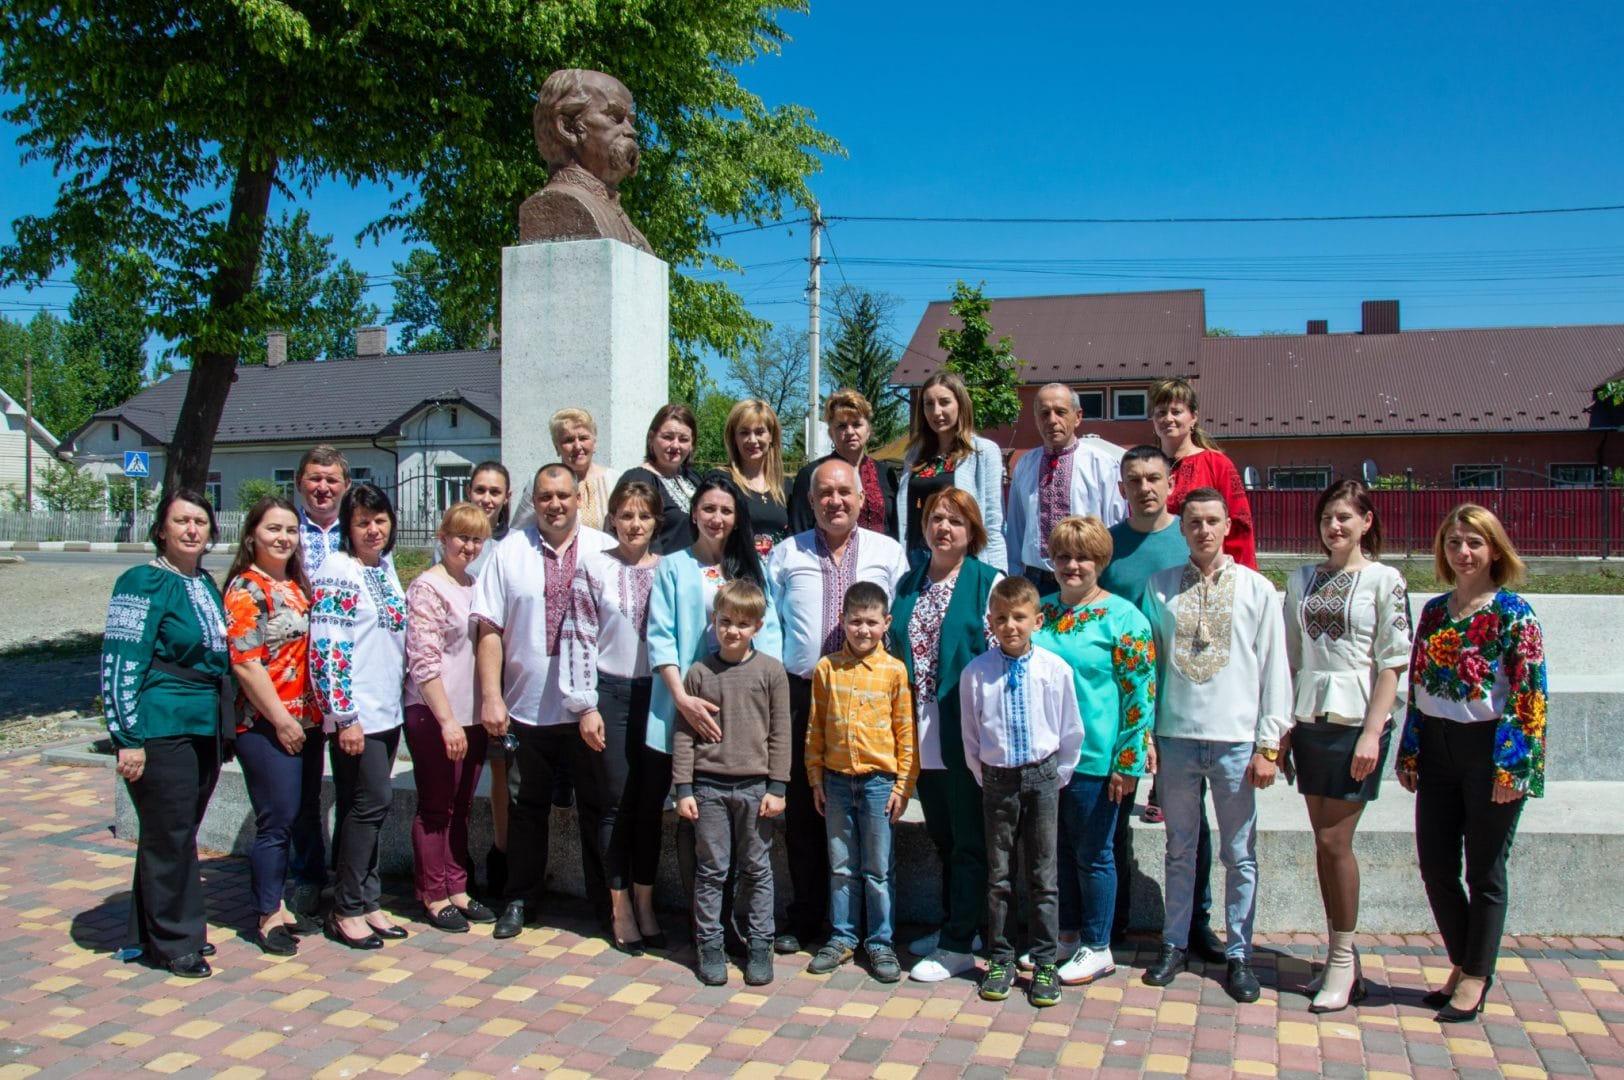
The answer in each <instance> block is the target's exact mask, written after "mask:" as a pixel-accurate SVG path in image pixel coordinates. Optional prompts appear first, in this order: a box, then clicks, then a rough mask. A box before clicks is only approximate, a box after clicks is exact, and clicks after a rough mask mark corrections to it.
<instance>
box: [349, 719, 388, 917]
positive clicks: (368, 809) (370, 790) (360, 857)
mask: <svg viewBox="0 0 1624 1080" xmlns="http://www.w3.org/2000/svg"><path fill="white" fill-rule="evenodd" d="M332 744H333V792H334V795H335V798H336V802H337V806H336V817H337V819H338V824H337V829H336V832H335V833H334V836H333V852H334V859H333V862H334V869H335V870H336V872H337V874H336V876H337V878H338V882H337V884H336V885H335V886H334V887H333V911H334V912H336V913H337V914H338V915H339V916H340V917H341V918H346V919H350V918H355V917H357V916H360V915H365V914H367V913H368V912H369V911H377V910H378V908H379V905H380V904H381V902H382V897H383V890H382V887H381V885H380V884H379V881H378V837H379V836H380V835H381V834H382V833H383V819H384V818H386V817H388V816H389V805H390V803H392V802H393V801H394V798H395V789H394V787H393V786H392V785H391V784H390V782H389V781H390V774H391V773H393V772H394V768H395V751H396V750H398V749H399V748H400V728H398V727H396V728H390V729H389V730H388V731H384V732H379V733H378V734H376V735H368V736H366V745H365V746H364V747H362V749H361V752H360V753H359V754H346V753H345V752H344V751H343V750H341V749H339V748H338V736H337V735H334V736H333V737H332Z"/></svg>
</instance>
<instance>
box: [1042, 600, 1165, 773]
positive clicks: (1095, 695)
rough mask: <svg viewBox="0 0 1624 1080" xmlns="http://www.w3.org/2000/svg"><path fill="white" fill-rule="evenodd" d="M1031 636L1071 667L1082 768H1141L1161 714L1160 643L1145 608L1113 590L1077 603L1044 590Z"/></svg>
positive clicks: (1081, 770)
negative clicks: (1035, 629) (1158, 705)
mask: <svg viewBox="0 0 1624 1080" xmlns="http://www.w3.org/2000/svg"><path fill="white" fill-rule="evenodd" d="M1032 643H1033V644H1034V645H1037V646H1039V647H1040V648H1044V649H1048V650H1049V651H1050V652H1052V653H1055V654H1056V655H1058V656H1059V657H1060V658H1061V659H1062V660H1064V661H1066V663H1067V664H1068V665H1070V667H1071V671H1072V680H1073V682H1074V683H1075V684H1076V687H1077V704H1078V707H1079V709H1080V710H1081V712H1082V726H1083V753H1082V757H1081V759H1080V760H1079V761H1078V762H1077V772H1078V773H1080V774H1082V775H1084V776H1109V775H1110V774H1111V773H1114V772H1119V773H1123V774H1124V775H1127V776H1143V775H1144V774H1145V765H1146V762H1147V760H1148V759H1149V756H1150V733H1151V731H1152V730H1153V728H1154V726H1155V720H1156V644H1155V639H1154V638H1153V637H1152V636H1151V630H1150V622H1149V621H1148V620H1147V619H1146V618H1145V616H1144V613H1142V612H1141V611H1140V610H1139V609H1138V608H1136V607H1134V606H1133V605H1132V604H1130V603H1129V602H1128V601H1126V600H1124V599H1123V598H1122V597H1120V596H1118V595H1116V594H1115V593H1105V594H1104V595H1102V596H1101V597H1100V598H1099V599H1097V600H1095V601H1094V602H1093V603H1090V604H1086V605H1081V606H1078V607H1068V606H1065V605H1063V604H1061V603H1060V596H1059V594H1058V593H1057V594H1054V595H1052V596H1048V597H1045V598H1044V601H1043V625H1042V626H1041V627H1040V628H1039V629H1038V632H1037V633H1035V634H1033V635H1032Z"/></svg>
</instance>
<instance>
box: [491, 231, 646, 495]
mask: <svg viewBox="0 0 1624 1080" xmlns="http://www.w3.org/2000/svg"><path fill="white" fill-rule="evenodd" d="M669 310H670V268H669V267H667V266H666V264H665V262H663V261H662V260H660V259H658V258H655V257H654V256H653V255H649V254H647V253H646V252H642V251H638V250H637V249H636V248H633V247H630V246H628V245H626V244H623V243H620V242H619V241H617V240H571V241H555V242H549V243H540V244H521V245H519V246H517V247H509V248H503V249H502V462H503V463H504V464H505V465H507V467H508V468H509V470H511V471H512V474H513V484H514V487H515V488H516V489H518V490H520V491H524V490H526V489H527V488H528V485H529V484H530V479H531V477H532V476H534V475H535V471H536V469H538V468H539V467H541V466H542V465H545V464H546V463H548V462H550V461H557V460H558V453H557V451H555V450H554V449H553V440H552V434H551V432H550V431H549V430H548V424H547V421H548V419H549V418H550V417H551V416H552V415H553V413H554V412H556V411H557V410H559V409H563V408H580V409H585V410H587V411H588V412H590V413H591V414H592V417H593V419H594V420H595V421H596V422H597V425H598V451H597V458H596V460H597V462H598V463H599V464H601V465H603V466H604V467H605V468H607V469H608V470H609V475H610V476H611V477H612V478H614V477H619V475H620V474H621V473H623V472H625V471H626V470H627V469H629V468H631V467H632V466H634V465H638V464H640V463H641V462H642V460H643V455H644V443H645V435H646V434H647V431H648V423H649V421H650V420H651V419H653V417H654V414H655V412H657V411H658V410H659V408H660V406H662V405H664V404H665V403H666V401H667V400H668V398H667V393H668V379H669V372H670V314H669Z"/></svg>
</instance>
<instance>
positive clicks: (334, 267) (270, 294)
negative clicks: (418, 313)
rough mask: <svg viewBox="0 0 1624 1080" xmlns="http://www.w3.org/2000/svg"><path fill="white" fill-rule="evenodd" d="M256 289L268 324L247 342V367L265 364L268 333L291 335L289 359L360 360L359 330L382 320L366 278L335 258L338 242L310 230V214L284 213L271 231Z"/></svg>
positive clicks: (252, 334)
mask: <svg viewBox="0 0 1624 1080" xmlns="http://www.w3.org/2000/svg"><path fill="white" fill-rule="evenodd" d="M260 262H261V266H260V272H259V284H258V285H257V286H256V289H257V291H258V293H259V295H260V297H261V298H262V299H263V300H264V304H265V314H264V320H265V321H264V322H262V323H261V324H260V325H259V326H257V327H255V328H254V329H253V331H252V332H251V333H250V335H249V336H248V337H246V338H245V339H244V340H243V349H242V362H243V363H245V364H263V363H264V362H265V355H266V345H265V342H266V334H267V332H268V331H270V330H285V331H287V335H288V360H289V361H290V362H293V361H309V360H318V359H324V358H325V359H328V360H332V359H334V358H336V357H342V356H354V355H355V328H356V327H358V326H365V325H368V324H370V323H375V322H377V321H378V316H379V314H380V312H379V310H378V305H376V304H369V303H367V302H366V300H365V295H366V284H367V279H366V275H365V274H363V273H361V271H359V270H357V269H356V268H355V266H354V265H353V264H352V263H351V262H350V261H349V260H348V259H337V258H335V257H334V255H333V238H332V237H331V236H323V235H321V234H319V233H313V232H311V231H310V213H309V211H306V210H298V211H295V212H294V213H293V214H292V215H289V214H288V212H287V211H285V210H284V211H283V212H282V216H281V218H280V220H278V221H277V222H275V223H274V224H272V225H270V226H269V227H267V228H266V230H265V255H264V258H262V259H261V260H260Z"/></svg>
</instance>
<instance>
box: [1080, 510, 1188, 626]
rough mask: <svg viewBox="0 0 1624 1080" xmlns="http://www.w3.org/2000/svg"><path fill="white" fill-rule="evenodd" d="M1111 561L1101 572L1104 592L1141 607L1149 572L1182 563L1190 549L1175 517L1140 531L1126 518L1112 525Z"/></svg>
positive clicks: (1186, 560)
mask: <svg viewBox="0 0 1624 1080" xmlns="http://www.w3.org/2000/svg"><path fill="white" fill-rule="evenodd" d="M1111 545H1112V555H1111V563H1110V565H1109V566H1107V567H1106V568H1105V570H1104V572H1102V573H1101V574H1100V586H1101V587H1102V588H1104V589H1105V590H1106V591H1107V592H1114V593H1116V594H1117V595H1118V596H1120V597H1122V598H1123V599H1124V600H1127V601H1128V602H1129V603H1131V604H1133V606H1134V607H1143V606H1144V600H1145V585H1146V584H1148V583H1149V581H1150V575H1152V574H1154V573H1156V572H1157V571H1159V570H1166V569H1167V568H1168V567H1170V566H1183V565H1184V564H1185V563H1186V562H1188V561H1189V559H1190V548H1189V545H1187V544H1186V543H1185V542H1184V534H1183V533H1181V532H1180V531H1179V523H1178V519H1177V518H1174V519H1173V523H1172V524H1171V525H1169V526H1167V528H1165V529H1158V530H1157V531H1155V532H1153V533H1142V532H1140V531H1139V530H1138V529H1135V528H1134V527H1133V526H1132V525H1129V524H1128V523H1127V522H1126V521H1119V522H1117V523H1116V524H1115V525H1112V526H1111Z"/></svg>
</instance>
